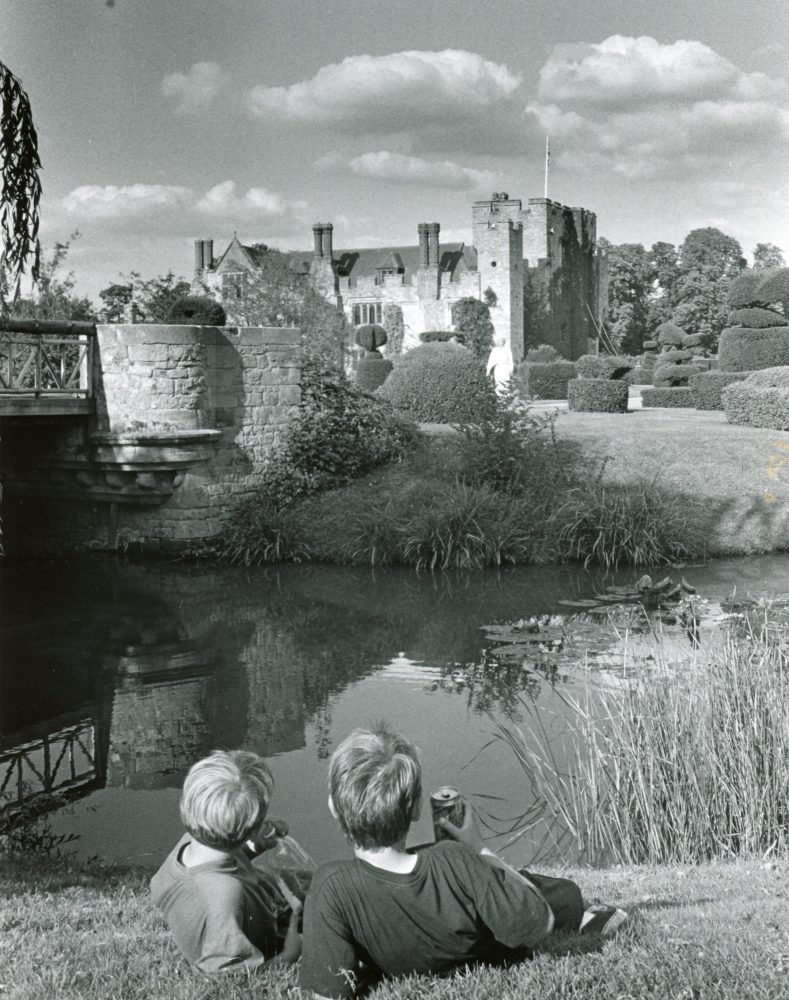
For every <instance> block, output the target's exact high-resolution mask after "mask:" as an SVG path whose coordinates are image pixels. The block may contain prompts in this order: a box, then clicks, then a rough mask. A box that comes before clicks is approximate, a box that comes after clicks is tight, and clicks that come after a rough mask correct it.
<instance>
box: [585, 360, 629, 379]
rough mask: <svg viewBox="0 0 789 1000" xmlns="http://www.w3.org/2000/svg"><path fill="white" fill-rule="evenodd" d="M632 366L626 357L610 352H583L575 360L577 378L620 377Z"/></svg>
mask: <svg viewBox="0 0 789 1000" xmlns="http://www.w3.org/2000/svg"><path fill="white" fill-rule="evenodd" d="M632 367H633V365H632V363H631V362H630V361H629V360H627V359H626V358H621V357H614V356H613V355H611V354H584V355H583V356H582V357H580V358H578V360H577V361H576V362H575V370H576V371H577V372H578V378H608V379H621V378H623V377H624V376H625V375H626V374H627V373H628V372H629V371H630V369H631V368H632Z"/></svg>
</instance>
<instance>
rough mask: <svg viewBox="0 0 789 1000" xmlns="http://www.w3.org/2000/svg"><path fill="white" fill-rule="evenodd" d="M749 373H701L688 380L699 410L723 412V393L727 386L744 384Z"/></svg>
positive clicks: (694, 403)
mask: <svg viewBox="0 0 789 1000" xmlns="http://www.w3.org/2000/svg"><path fill="white" fill-rule="evenodd" d="M747 375H748V373H747V372H720V371H714V372H713V371H709V372H700V373H699V374H698V375H691V377H690V378H689V379H688V388H689V389H690V394H691V397H692V399H693V406H695V407H696V409H697V410H722V409H723V401H722V399H721V393H722V392H723V390H724V389H725V388H726V386H727V385H731V384H732V383H733V382H742V380H743V379H744V378H746V377H747Z"/></svg>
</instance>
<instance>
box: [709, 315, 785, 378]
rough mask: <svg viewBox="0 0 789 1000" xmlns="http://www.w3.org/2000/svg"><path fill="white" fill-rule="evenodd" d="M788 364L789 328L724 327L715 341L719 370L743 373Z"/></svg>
mask: <svg viewBox="0 0 789 1000" xmlns="http://www.w3.org/2000/svg"><path fill="white" fill-rule="evenodd" d="M778 365H789V327H787V326H770V327H760V328H752V329H749V328H747V327H739V326H734V327H731V326H729V327H726V329H725V330H723V331H721V335H720V342H719V344H718V367H719V368H720V370H721V371H729V372H745V371H754V370H755V369H757V368H775V367H776V366H778Z"/></svg>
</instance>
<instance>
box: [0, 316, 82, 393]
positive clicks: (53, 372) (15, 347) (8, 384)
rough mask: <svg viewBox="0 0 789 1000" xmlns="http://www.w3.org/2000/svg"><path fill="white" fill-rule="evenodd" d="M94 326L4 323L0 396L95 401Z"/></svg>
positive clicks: (1, 326)
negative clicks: (67, 398)
mask: <svg viewBox="0 0 789 1000" xmlns="http://www.w3.org/2000/svg"><path fill="white" fill-rule="evenodd" d="M95 343H96V327H95V325H94V324H93V323H76V322H74V323H58V322H49V321H43V320H23V319H13V318H10V319H4V320H0V395H27V396H31V395H32V396H36V397H42V396H43V397H46V396H71V397H82V398H86V399H90V398H91V397H92V395H93V351H94V349H95Z"/></svg>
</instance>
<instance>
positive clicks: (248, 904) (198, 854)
mask: <svg viewBox="0 0 789 1000" xmlns="http://www.w3.org/2000/svg"><path fill="white" fill-rule="evenodd" d="M273 787H274V781H273V779H272V777H271V772H270V771H269V769H268V767H267V766H266V764H265V761H264V760H263V759H262V758H261V757H258V755H257V754H254V753H249V752H247V751H244V750H232V751H229V752H225V751H222V750H216V751H214V753H212V754H211V756H210V757H206V758H205V759H204V760H200V761H198V762H197V763H196V764H194V765H193V767H192V768H191V769H190V771H189V773H188V774H187V776H186V781H185V782H184V787H183V791H182V793H181V819H182V821H183V824H184V826H185V827H186V830H187V833H186V834H185V835H184V836H183V837H182V838H181V840H180V841H179V842H178V843H177V844H176V845H175V847H174V848H173V850H172V851H171V852H170V854H169V855H168V857H167V859H166V860H165V862H164V864H163V865H162V866H161V868H160V869H159V871H158V872H157V873H156V874H155V875H154V877H153V878H152V879H151V894H152V896H153V900H154V902H155V903H156V905H157V906H158V907H159V909H160V910H161V911H162V913H163V914H164V917H165V919H166V920H167V923H168V924H169V925H170V930H171V931H172V934H173V937H174V938H175V942H176V944H177V945H178V947H179V948H180V949H181V951H182V952H183V954H184V955H185V956H186V958H187V959H188V960H189V961H190V962H192V963H193V964H194V965H196V966H197V967H198V968H199V969H201V970H202V971H203V972H207V973H213V972H223V971H226V970H228V969H238V968H244V969H247V970H254V969H257V968H260V967H261V966H262V965H264V964H266V963H274V962H276V963H283V964H284V963H290V962H295V961H297V960H298V957H299V955H300V953H301V935H300V934H299V929H298V919H299V912H300V909H301V906H300V904H299V902H298V900H297V899H294V898H292V897H291V898H290V900H288V899H286V897H285V896H284V894H283V892H282V889H281V888H280V886H279V885H278V883H277V879H276V877H275V876H273V875H272V874H270V873H268V872H265V871H261V870H260V869H258V868H256V867H254V866H253V865H252V864H251V863H250V861H249V858H248V856H247V853H246V848H245V845H246V843H247V842H248V841H252V842H253V843H254V844H255V849H256V851H260V850H265V849H266V848H267V847H270V846H272V836H271V827H272V825H273V827H274V833H275V835H280V836H281V835H283V834H284V833H287V829H286V827H285V824H283V823H282V822H281V821H269V822H268V823H267V824H265V825H264V820H265V818H266V810H267V809H268V803H269V799H270V798H271V792H272V789H273ZM266 827H268V828H269V829H268V830H266ZM283 936H284V940H283ZM277 952H279V953H278V954H277Z"/></svg>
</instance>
